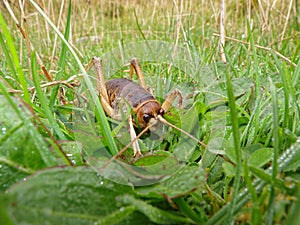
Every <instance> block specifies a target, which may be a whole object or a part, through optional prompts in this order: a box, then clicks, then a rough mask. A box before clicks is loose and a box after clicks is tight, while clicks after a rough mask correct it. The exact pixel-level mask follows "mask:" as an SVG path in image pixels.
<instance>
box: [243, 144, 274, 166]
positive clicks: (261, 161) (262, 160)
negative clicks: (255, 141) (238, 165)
mask: <svg viewBox="0 0 300 225" xmlns="http://www.w3.org/2000/svg"><path fill="white" fill-rule="evenodd" d="M273 152H274V151H273V149H272V148H260V149H257V150H256V151H255V152H253V153H252V154H251V156H250V158H249V161H248V162H249V164H250V165H252V166H256V167H262V166H264V165H265V164H266V163H268V162H270V160H271V159H272V156H273Z"/></svg>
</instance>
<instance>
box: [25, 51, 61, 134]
mask: <svg viewBox="0 0 300 225" xmlns="http://www.w3.org/2000/svg"><path fill="white" fill-rule="evenodd" d="M31 69H32V77H33V82H34V85H35V90H36V93H37V96H38V98H39V100H40V103H41V108H42V109H43V111H44V113H45V115H46V116H47V118H48V120H49V123H50V125H51V126H52V128H53V130H54V133H56V135H57V136H58V137H59V138H60V139H61V140H65V139H66V137H65V135H64V134H63V133H62V131H61V130H60V127H59V125H58V124H57V121H56V120H55V118H54V117H53V114H52V111H51V109H50V107H49V105H48V102H47V99H46V97H45V95H44V93H43V91H42V88H41V86H40V80H39V75H38V74H37V62H36V56H35V52H33V53H32V54H31Z"/></svg>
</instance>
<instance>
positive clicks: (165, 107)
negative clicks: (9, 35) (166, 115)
mask: <svg viewBox="0 0 300 225" xmlns="http://www.w3.org/2000/svg"><path fill="white" fill-rule="evenodd" d="M176 97H178V106H179V107H180V108H181V107H182V101H183V97H182V93H181V91H179V90H177V89H175V90H173V91H172V92H171V93H170V94H169V95H168V97H167V98H166V100H165V101H164V102H163V104H162V106H161V108H162V109H163V110H164V111H165V112H168V111H169V109H170V108H171V105H172V104H173V102H174V101H175V99H176Z"/></svg>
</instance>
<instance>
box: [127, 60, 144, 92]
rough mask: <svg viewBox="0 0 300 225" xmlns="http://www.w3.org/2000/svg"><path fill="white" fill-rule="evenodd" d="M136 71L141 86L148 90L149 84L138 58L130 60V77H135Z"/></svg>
mask: <svg viewBox="0 0 300 225" xmlns="http://www.w3.org/2000/svg"><path fill="white" fill-rule="evenodd" d="M134 71H135V73H136V75H137V77H138V80H139V84H140V86H142V87H143V88H144V89H145V90H147V85H146V82H145V79H144V76H143V73H142V70H141V67H140V65H139V62H138V59H137V58H133V59H131V60H130V79H131V78H132V77H133V72H134Z"/></svg>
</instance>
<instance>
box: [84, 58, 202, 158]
mask: <svg viewBox="0 0 300 225" xmlns="http://www.w3.org/2000/svg"><path fill="white" fill-rule="evenodd" d="M129 66H130V78H132V76H133V73H134V72H135V73H136V75H137V77H138V81H139V84H137V83H135V82H133V81H132V80H129V79H126V78H116V79H111V80H108V81H106V82H105V79H104V73H103V67H102V61H101V59H100V58H98V57H93V58H92V60H91V61H90V63H89V65H88V66H87V70H89V69H90V68H91V67H94V69H95V74H96V78H97V86H96V89H97V91H98V92H99V96H100V102H101V105H102V107H103V109H104V111H105V113H106V114H107V115H108V116H109V117H111V118H113V119H115V120H118V121H121V120H122V113H121V110H123V111H127V110H128V109H127V108H128V107H127V104H129V105H130V107H131V108H132V110H133V112H134V114H135V117H136V120H137V122H138V124H136V123H134V122H133V119H132V115H130V116H129V118H128V123H129V131H130V137H131V141H132V147H133V151H134V157H136V156H139V155H141V150H140V147H139V144H138V141H137V135H136V133H135V130H134V126H139V127H140V128H144V129H150V130H153V129H155V125H156V124H157V122H158V121H160V122H162V123H164V124H166V125H168V126H171V127H173V128H175V129H177V130H179V131H180V132H182V133H184V134H185V135H187V136H189V137H190V138H192V139H193V140H195V141H196V142H198V143H200V144H201V145H203V146H205V147H206V145H205V144H204V143H203V142H201V141H199V140H198V139H197V138H195V137H194V136H192V135H191V134H189V133H188V132H186V131H184V130H182V129H180V128H178V127H176V126H175V125H173V124H171V123H169V122H168V121H166V120H165V119H164V118H163V115H164V114H165V113H166V112H168V111H169V109H170V107H171V106H172V104H173V102H174V101H175V99H176V98H178V104H179V106H181V105H182V100H183V97H182V93H181V92H180V91H179V90H177V89H174V90H173V91H172V92H171V93H170V94H169V95H168V96H167V98H166V99H165V101H164V102H163V103H162V104H160V103H159V102H158V101H157V99H156V98H155V97H154V95H153V94H152V93H151V91H149V90H148V89H147V86H146V83H145V79H144V76H143V74H142V70H141V68H140V65H139V63H138V60H137V59H136V58H133V59H132V60H131V61H130V64H129ZM120 105H121V107H120Z"/></svg>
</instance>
